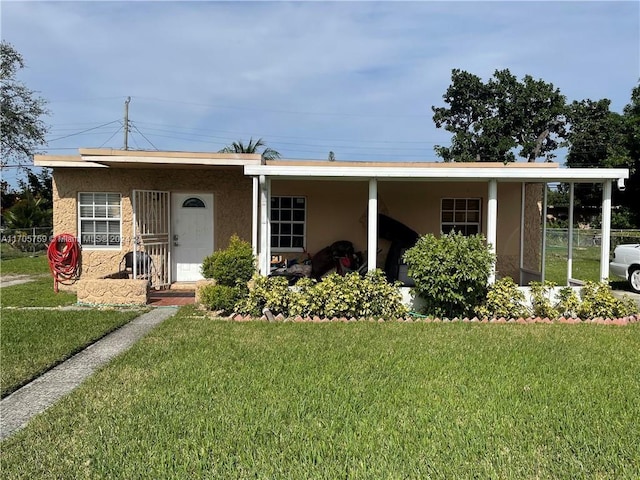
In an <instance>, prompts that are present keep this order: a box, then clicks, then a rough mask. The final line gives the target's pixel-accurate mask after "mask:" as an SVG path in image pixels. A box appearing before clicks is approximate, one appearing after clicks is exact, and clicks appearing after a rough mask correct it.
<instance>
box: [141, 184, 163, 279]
mask: <svg viewBox="0 0 640 480" xmlns="http://www.w3.org/2000/svg"><path fill="white" fill-rule="evenodd" d="M170 210H171V209H170V204H169V192H161V191H155V190H134V191H133V241H134V249H133V278H140V279H148V280H149V283H150V286H151V287H152V288H162V287H168V286H169V285H170V278H171V272H170V268H171V261H170V258H169V255H170V253H169V226H170V225H171V219H170Z"/></svg>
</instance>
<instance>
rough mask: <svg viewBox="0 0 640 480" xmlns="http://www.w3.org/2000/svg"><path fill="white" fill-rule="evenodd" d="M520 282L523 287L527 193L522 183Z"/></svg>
mask: <svg viewBox="0 0 640 480" xmlns="http://www.w3.org/2000/svg"><path fill="white" fill-rule="evenodd" d="M520 187H521V188H520V259H519V260H520V262H519V265H520V282H519V284H520V285H522V282H523V280H524V279H523V278H522V277H523V273H522V270H523V269H524V215H525V208H524V204H525V200H526V196H527V191H526V189H525V184H524V182H522V185H520Z"/></svg>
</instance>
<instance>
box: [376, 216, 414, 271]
mask: <svg viewBox="0 0 640 480" xmlns="http://www.w3.org/2000/svg"><path fill="white" fill-rule="evenodd" d="M378 237H379V238H383V239H385V240H389V241H390V242H391V246H390V247H389V253H388V254H387V260H386V261H385V263H384V273H385V275H386V277H387V280H388V281H390V282H393V281H395V280H398V276H399V275H398V273H399V268H400V264H401V263H402V253H403V251H404V250H406V249H407V248H411V247H413V246H414V245H415V244H416V242H417V241H418V238H420V235H418V233H417V232H416V231H414V230H412V229H411V228H409V227H407V226H406V225H405V224H404V223H401V222H399V221H398V220H394V219H393V218H391V217H388V216H386V215H385V214H383V213H379V214H378Z"/></svg>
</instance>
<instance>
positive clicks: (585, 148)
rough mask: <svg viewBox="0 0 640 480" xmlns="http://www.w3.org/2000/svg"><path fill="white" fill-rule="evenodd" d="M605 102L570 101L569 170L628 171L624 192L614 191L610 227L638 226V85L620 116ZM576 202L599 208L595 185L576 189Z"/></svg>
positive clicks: (639, 103) (639, 135)
mask: <svg viewBox="0 0 640 480" xmlns="http://www.w3.org/2000/svg"><path fill="white" fill-rule="evenodd" d="M610 105H611V102H610V101H609V100H608V99H602V100H598V101H592V100H583V101H580V102H573V103H572V104H571V105H570V106H569V108H568V114H567V118H568V120H569V123H570V131H569V133H568V135H567V146H568V154H567V159H566V163H567V165H568V166H569V167H583V168H584V167H618V168H628V169H629V180H628V181H627V185H626V189H625V190H624V191H619V190H617V189H614V192H613V195H614V198H613V203H614V205H616V206H618V207H619V208H617V209H616V210H615V211H614V216H613V224H614V227H620V228H628V227H638V226H640V209H639V208H638V198H640V85H637V86H636V87H635V88H634V89H633V91H632V93H631V101H630V103H629V104H628V105H627V106H626V107H625V108H624V110H623V113H622V114H620V113H616V112H612V111H611V110H610ZM576 199H577V201H578V202H579V203H580V204H582V205H585V206H594V207H597V206H599V205H600V202H601V199H602V193H601V189H600V187H599V186H596V187H595V188H594V187H593V186H591V185H589V186H580V185H579V186H576Z"/></svg>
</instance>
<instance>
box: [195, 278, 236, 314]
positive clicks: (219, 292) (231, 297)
mask: <svg viewBox="0 0 640 480" xmlns="http://www.w3.org/2000/svg"><path fill="white" fill-rule="evenodd" d="M245 295H246V289H245V288H242V287H241V286H239V285H238V286H235V287H230V286H228V285H219V284H214V285H207V286H205V287H202V289H201V290H200V303H201V304H202V305H204V306H205V307H206V308H207V309H209V310H213V311H214V312H221V313H222V314H223V315H229V314H231V313H233V312H234V308H235V305H236V303H237V302H238V301H239V300H240V299H241V298H243V296H245Z"/></svg>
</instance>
